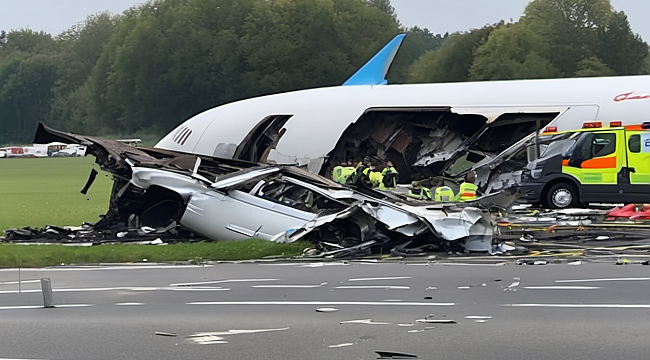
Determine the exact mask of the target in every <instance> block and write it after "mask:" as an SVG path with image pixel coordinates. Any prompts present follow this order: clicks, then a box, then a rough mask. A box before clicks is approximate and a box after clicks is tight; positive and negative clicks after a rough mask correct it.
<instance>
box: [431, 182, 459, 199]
mask: <svg viewBox="0 0 650 360" xmlns="http://www.w3.org/2000/svg"><path fill="white" fill-rule="evenodd" d="M434 200H436V201H440V202H451V201H454V200H455V195H454V191H453V190H452V189H451V188H450V187H449V186H438V187H437V188H436V191H435V193H434Z"/></svg>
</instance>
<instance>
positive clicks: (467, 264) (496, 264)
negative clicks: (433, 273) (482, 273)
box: [438, 262, 506, 266]
mask: <svg viewBox="0 0 650 360" xmlns="http://www.w3.org/2000/svg"><path fill="white" fill-rule="evenodd" d="M438 265H443V266H506V263H505V262H500V263H495V264H472V263H440V264H438Z"/></svg>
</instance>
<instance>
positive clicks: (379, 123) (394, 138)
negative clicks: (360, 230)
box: [321, 108, 559, 183]
mask: <svg viewBox="0 0 650 360" xmlns="http://www.w3.org/2000/svg"><path fill="white" fill-rule="evenodd" d="M558 115H559V113H558V112H546V113H544V112H541V113H540V112H534V113H533V112H531V113H522V112H517V113H514V112H513V113H503V114H501V115H500V116H498V117H497V118H496V119H495V120H494V121H488V118H487V117H486V116H484V115H482V114H480V113H478V112H477V113H476V114H472V113H468V114H457V113H454V112H452V111H451V109H450V108H433V109H420V108H418V109H370V110H368V111H367V112H366V113H365V114H364V115H363V116H361V117H360V118H359V120H357V121H356V122H355V123H354V124H352V125H350V126H349V127H348V128H347V129H346V131H345V132H344V133H343V135H342V136H341V138H340V140H339V142H338V143H337V145H336V147H335V149H334V150H333V151H331V152H330V153H329V154H328V160H327V163H326V164H325V166H324V167H323V170H322V171H321V174H322V175H329V174H330V172H331V169H332V168H333V167H334V166H337V165H340V164H342V163H347V162H353V163H358V162H360V161H364V162H370V163H375V165H377V166H378V167H383V166H384V165H385V164H386V163H387V162H388V161H390V162H392V163H393V166H394V167H395V168H396V169H397V170H398V172H399V182H400V183H409V182H410V181H412V180H419V179H423V178H430V177H436V176H450V177H458V176H462V175H463V174H464V173H465V172H467V171H469V169H471V168H472V167H473V166H474V165H476V164H478V163H479V162H481V161H485V160H490V159H492V158H493V157H495V156H496V155H497V154H499V153H500V152H502V151H504V150H506V149H507V148H509V147H510V146H512V145H514V144H515V143H516V142H517V141H519V140H521V139H522V138H524V137H525V136H526V135H529V134H531V133H533V132H535V131H536V130H539V129H540V128H543V127H545V126H546V125H548V124H549V123H550V122H551V121H553V119H555V118H556V117H557V116H558Z"/></svg>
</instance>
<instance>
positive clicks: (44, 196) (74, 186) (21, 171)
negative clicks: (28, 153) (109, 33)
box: [0, 156, 309, 267]
mask: <svg viewBox="0 0 650 360" xmlns="http://www.w3.org/2000/svg"><path fill="white" fill-rule="evenodd" d="M94 162H95V158H94V157H92V156H86V157H82V158H30V159H27V158H25V159H23V158H13V159H0V235H4V233H3V232H4V230H5V229H10V228H20V227H24V226H31V227H32V228H36V227H39V228H40V227H44V226H45V225H56V226H79V225H81V224H82V223H83V222H84V221H85V222H96V221H97V220H99V215H102V214H105V213H106V211H107V210H108V202H109V197H110V193H111V186H112V185H113V180H112V179H111V177H110V174H108V173H106V172H105V171H99V175H98V176H97V180H95V183H94V184H93V186H92V187H91V188H90V191H89V192H88V194H87V195H82V194H81V193H80V192H79V191H80V190H81V188H83V186H84V184H85V183H86V180H87V179H88V174H89V173H90V170H91V169H92V168H93V167H95V168H97V165H94ZM308 246H309V244H308V243H294V244H276V243H273V242H271V241H266V240H246V241H223V242H201V243H191V244H190V243H186V244H174V245H165V246H153V245H101V246H93V247H78V246H62V245H29V246H27V245H13V244H0V267H19V266H20V267H41V266H51V265H60V264H62V263H63V264H79V263H85V264H97V263H119V262H140V261H142V259H147V260H148V261H153V262H175V261H187V260H201V259H203V260H215V261H216V260H246V259H259V258H262V257H265V256H285V257H291V256H296V255H299V254H300V253H301V252H302V250H303V249H304V248H305V247H308Z"/></svg>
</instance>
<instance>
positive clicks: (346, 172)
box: [339, 166, 354, 184]
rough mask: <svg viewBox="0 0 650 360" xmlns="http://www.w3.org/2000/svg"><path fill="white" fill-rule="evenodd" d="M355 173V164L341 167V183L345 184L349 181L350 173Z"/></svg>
mask: <svg viewBox="0 0 650 360" xmlns="http://www.w3.org/2000/svg"><path fill="white" fill-rule="evenodd" d="M352 173H354V166H344V167H342V169H341V181H339V182H340V183H341V184H345V183H346V182H347V181H348V178H349V177H350V175H352Z"/></svg>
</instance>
